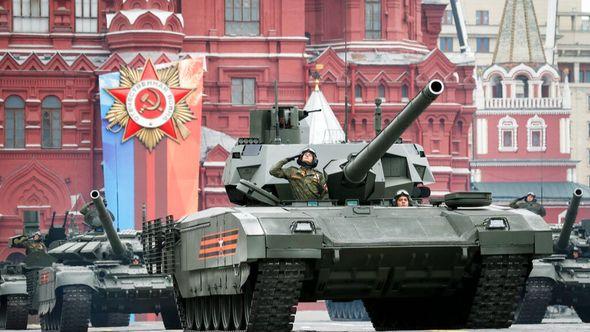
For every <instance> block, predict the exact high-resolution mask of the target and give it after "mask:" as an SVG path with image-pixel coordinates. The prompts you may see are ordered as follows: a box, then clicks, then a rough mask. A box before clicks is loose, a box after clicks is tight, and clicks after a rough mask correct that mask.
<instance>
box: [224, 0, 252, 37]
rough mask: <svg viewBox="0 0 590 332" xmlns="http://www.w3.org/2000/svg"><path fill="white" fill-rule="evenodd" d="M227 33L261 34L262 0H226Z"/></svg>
mask: <svg viewBox="0 0 590 332" xmlns="http://www.w3.org/2000/svg"><path fill="white" fill-rule="evenodd" d="M225 34H226V35H237V36H248V35H258V34H260V1H259V0H225Z"/></svg>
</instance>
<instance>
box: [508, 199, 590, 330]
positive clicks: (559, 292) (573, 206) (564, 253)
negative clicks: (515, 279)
mask: <svg viewBox="0 0 590 332" xmlns="http://www.w3.org/2000/svg"><path fill="white" fill-rule="evenodd" d="M581 199H582V190H581V189H576V190H575V191H574V193H573V195H572V199H571V200H570V204H569V207H568V210H567V212H566V216H565V219H564V223H563V226H562V228H561V231H560V232H558V233H555V234H554V243H555V244H554V254H553V255H552V256H550V257H547V258H543V259H539V260H535V261H534V262H533V269H532V271H531V274H530V276H529V279H528V280H527V284H526V293H525V296H524V298H523V301H522V304H521V306H520V310H519V312H518V317H517V320H516V323H517V324H540V323H541V321H542V320H543V317H544V316H545V312H546V311H547V306H549V305H565V306H568V307H573V308H574V310H575V311H576V313H577V314H578V316H579V317H580V319H581V320H582V321H583V322H584V323H590V249H589V242H588V235H590V233H587V231H590V223H589V222H588V221H585V222H583V223H582V225H579V226H575V225H574V223H575V221H576V216H577V211H578V206H579V205H580V200H581ZM572 231H574V234H572Z"/></svg>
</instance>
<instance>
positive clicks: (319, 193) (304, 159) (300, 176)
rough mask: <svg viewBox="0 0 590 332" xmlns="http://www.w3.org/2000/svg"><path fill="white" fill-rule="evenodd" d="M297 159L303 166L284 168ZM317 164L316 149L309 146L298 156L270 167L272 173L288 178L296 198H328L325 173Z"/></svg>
mask: <svg viewBox="0 0 590 332" xmlns="http://www.w3.org/2000/svg"><path fill="white" fill-rule="evenodd" d="M295 159H297V164H298V165H299V166H301V167H293V166H291V167H286V168H283V166H284V165H285V164H286V163H288V162H290V161H292V160H295ZM317 165H318V158H317V155H316V153H315V151H314V150H313V149H311V148H307V149H305V150H303V151H301V153H300V154H298V155H296V156H292V157H289V158H285V159H282V160H280V161H279V162H278V163H276V164H275V165H274V166H273V167H272V168H271V169H270V175H272V176H275V177H277V178H283V179H287V180H288V181H289V184H290V185H291V188H292V190H293V196H294V197H295V199H296V200H301V201H308V200H321V199H326V198H328V186H327V185H326V179H325V178H324V174H322V173H321V172H319V171H318V170H316V169H315V167H316V166H317Z"/></svg>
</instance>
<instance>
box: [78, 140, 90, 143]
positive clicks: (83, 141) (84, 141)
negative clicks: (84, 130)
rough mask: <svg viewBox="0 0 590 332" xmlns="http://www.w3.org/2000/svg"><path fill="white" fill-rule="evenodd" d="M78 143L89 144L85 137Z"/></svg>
mask: <svg viewBox="0 0 590 332" xmlns="http://www.w3.org/2000/svg"><path fill="white" fill-rule="evenodd" d="M80 143H82V144H90V141H89V140H87V139H83V140H81V141H80Z"/></svg>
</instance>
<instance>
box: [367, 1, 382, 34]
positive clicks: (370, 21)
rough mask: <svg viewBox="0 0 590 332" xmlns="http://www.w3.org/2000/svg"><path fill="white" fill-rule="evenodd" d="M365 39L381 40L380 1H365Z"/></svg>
mask: <svg viewBox="0 0 590 332" xmlns="http://www.w3.org/2000/svg"><path fill="white" fill-rule="evenodd" d="M365 39H381V0H365Z"/></svg>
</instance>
